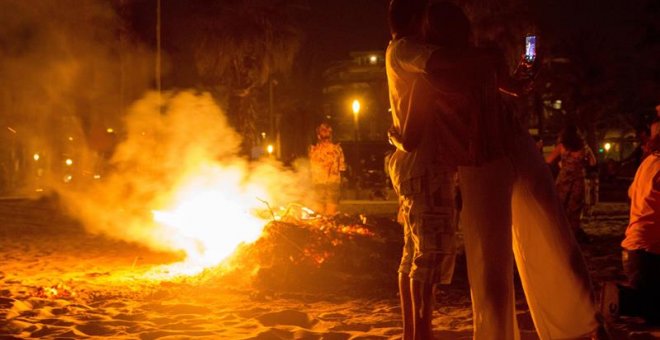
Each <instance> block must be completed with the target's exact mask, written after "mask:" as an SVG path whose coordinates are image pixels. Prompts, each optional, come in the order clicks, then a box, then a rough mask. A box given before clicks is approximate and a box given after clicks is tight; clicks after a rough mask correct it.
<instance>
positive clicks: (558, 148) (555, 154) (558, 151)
mask: <svg viewBox="0 0 660 340" xmlns="http://www.w3.org/2000/svg"><path fill="white" fill-rule="evenodd" d="M562 148H563V146H562V145H561V144H557V145H555V147H554V149H552V152H551V153H550V154H549V155H547V156H546V157H545V162H546V163H548V164H551V163H552V162H554V161H555V160H556V159H557V157H559V155H561V149H562Z"/></svg>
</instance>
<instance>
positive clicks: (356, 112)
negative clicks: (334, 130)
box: [351, 99, 361, 120]
mask: <svg viewBox="0 0 660 340" xmlns="http://www.w3.org/2000/svg"><path fill="white" fill-rule="evenodd" d="M351 107H352V108H353V116H355V119H356V120H357V117H358V115H359V114H360V108H361V106H360V101H359V100H357V99H354V100H353V104H351Z"/></svg>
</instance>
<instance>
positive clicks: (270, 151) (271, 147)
mask: <svg viewBox="0 0 660 340" xmlns="http://www.w3.org/2000/svg"><path fill="white" fill-rule="evenodd" d="M266 151H268V155H269V156H272V155H273V151H275V148H274V147H273V144H268V146H267V147H266Z"/></svg>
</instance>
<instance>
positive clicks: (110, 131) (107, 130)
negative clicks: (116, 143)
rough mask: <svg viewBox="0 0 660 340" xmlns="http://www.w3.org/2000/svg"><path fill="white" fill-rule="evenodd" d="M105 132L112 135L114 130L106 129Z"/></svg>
mask: <svg viewBox="0 0 660 340" xmlns="http://www.w3.org/2000/svg"><path fill="white" fill-rule="evenodd" d="M105 131H106V132H107V133H114V132H115V129H113V128H107V129H106V130H105Z"/></svg>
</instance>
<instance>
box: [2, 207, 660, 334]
mask: <svg viewBox="0 0 660 340" xmlns="http://www.w3.org/2000/svg"><path fill="white" fill-rule="evenodd" d="M375 221H378V220H375ZM381 221H382V220H381ZM626 222H627V206H626V204H625V203H603V204H600V205H599V206H597V207H596V210H595V211H594V216H593V217H592V218H591V219H590V220H589V221H588V222H587V224H586V227H585V229H586V231H587V232H588V233H589V234H590V235H592V238H593V240H592V242H591V243H589V244H587V245H585V246H584V251H585V256H586V258H587V260H588V262H589V267H590V270H591V271H592V274H593V278H594V282H595V283H596V285H599V284H600V283H602V282H603V281H605V280H616V279H621V278H622V277H621V268H620V262H619V254H618V248H617V244H618V242H619V241H620V239H621V235H622V233H623V230H624V228H625V225H626ZM367 225H368V226H369V227H370V228H377V225H375V224H371V225H370V224H369V222H367ZM392 242H394V243H392ZM364 244H368V243H364ZM369 244H370V243H369ZM392 244H396V240H391V242H390V243H388V242H383V241H382V240H380V241H379V242H374V243H373V245H372V246H374V247H377V246H378V245H380V246H381V247H382V249H381V251H382V252H383V253H387V254H388V255H387V256H381V257H380V258H379V260H378V261H384V260H383V259H386V260H387V261H389V262H387V261H386V262H383V263H390V262H391V261H390V260H389V259H396V257H397V254H398V252H399V249H398V248H396V247H393V246H392ZM375 250H377V248H375V249H368V251H364V252H356V254H355V257H354V258H352V261H358V260H360V259H359V257H360V256H368V255H366V254H368V253H369V252H372V253H373V252H374V251H375ZM337 256H338V255H337ZM180 259H181V255H180V254H171V253H160V252H154V251H151V250H149V249H146V248H144V247H141V246H139V245H135V244H129V243H126V242H122V241H115V240H112V239H110V238H108V237H106V236H102V235H91V234H88V233H86V232H85V231H84V229H83V228H81V227H80V226H79V225H78V224H77V223H75V222H73V221H71V220H69V219H68V218H66V217H65V216H63V215H62V214H60V213H59V211H58V209H57V206H56V205H54V204H52V202H49V201H47V200H42V201H29V200H2V201H0V339H24V338H39V339H79V338H81V339H82V338H102V339H188V338H200V339H400V337H401V324H400V314H399V309H398V298H397V296H396V289H395V287H396V286H395V285H396V282H395V274H394V269H392V268H372V272H370V273H367V272H362V273H361V274H363V275H357V273H359V272H360V271H364V270H363V269H359V268H358V267H357V266H356V268H357V269H356V270H354V271H352V272H351V271H344V272H342V271H336V272H335V273H333V275H326V276H322V275H321V274H322V273H321V270H319V269H318V268H317V269H314V270H310V272H309V275H310V277H313V278H319V277H327V278H328V279H327V282H325V283H323V282H319V283H318V285H315V284H314V283H313V282H312V281H310V282H304V280H303V279H301V278H303V276H304V275H306V274H305V273H304V272H300V268H303V267H297V268H298V269H295V268H294V269H292V271H291V272H289V273H284V272H283V271H281V270H280V269H278V275H276V276H277V277H279V280H280V281H279V283H280V284H279V285H275V284H273V282H271V281H268V276H264V275H261V276H260V279H261V282H260V283H259V282H255V281H254V277H252V278H247V277H246V276H245V275H243V274H239V275H233V276H232V275H219V274H217V272H214V271H208V272H205V273H202V274H201V275H197V276H193V277H187V278H181V277H178V278H172V279H155V278H150V279H148V278H147V277H150V276H149V273H153V272H154V268H161V267H159V266H161V265H165V264H170V263H173V262H176V261H178V260H180ZM365 261H366V260H365ZM374 261H375V260H374ZM358 262H359V261H358ZM352 263H353V262H352ZM359 263H362V262H359ZM373 263H380V262H369V261H366V262H364V264H360V265H370V266H372V265H373ZM388 266H389V264H388ZM320 268H323V267H320ZM327 268H331V267H330V266H328V267H327ZM244 269H249V268H244ZM250 270H251V269H250ZM296 270H299V271H298V272H296ZM237 272H238V273H244V271H237ZM347 273H348V274H347ZM351 273H356V275H349V274H351ZM271 274H272V273H271ZM326 274H327V273H326ZM340 274H341V275H344V277H342V278H341V279H339V278H338V277H339V275H340ZM319 275H321V276H319ZM323 275H325V274H323ZM282 277H285V278H288V279H282ZM272 278H273V280H277V278H275V276H272ZM367 278H368V279H367ZM264 280H265V281H264ZM287 280H289V281H287ZM301 280H302V281H301ZM365 280H366V281H365ZM287 282H290V285H289V286H288V287H287ZM296 282H298V284H296ZM518 287H519V286H518ZM517 295H518V299H517V307H518V310H519V312H518V314H519V321H520V327H521V331H522V335H523V339H536V338H537V337H536V334H535V332H534V330H533V324H532V321H531V317H530V314H529V311H528V309H527V307H526V304H525V302H524V298H523V296H522V293H521V292H520V289H518V292H517ZM433 325H434V329H435V331H434V332H435V335H436V338H437V339H471V336H472V319H471V310H470V300H469V290H468V284H467V279H466V277H465V264H464V259H462V258H459V263H458V268H457V272H456V276H455V280H454V282H453V283H452V284H451V285H449V286H445V287H441V288H440V290H439V294H438V304H437V305H436V314H435V318H434V321H433ZM611 329H612V333H613V335H614V337H615V339H622V340H625V339H658V338H660V329H657V328H656V329H652V328H649V327H646V326H644V325H643V324H642V322H641V320H638V319H635V318H622V319H619V320H617V321H615V322H614V323H613V324H612V325H611Z"/></svg>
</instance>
